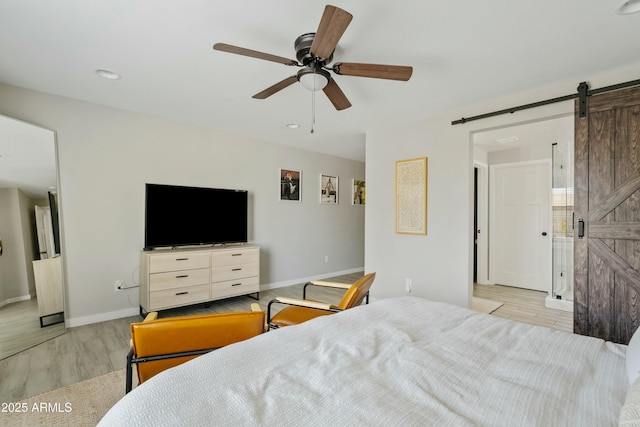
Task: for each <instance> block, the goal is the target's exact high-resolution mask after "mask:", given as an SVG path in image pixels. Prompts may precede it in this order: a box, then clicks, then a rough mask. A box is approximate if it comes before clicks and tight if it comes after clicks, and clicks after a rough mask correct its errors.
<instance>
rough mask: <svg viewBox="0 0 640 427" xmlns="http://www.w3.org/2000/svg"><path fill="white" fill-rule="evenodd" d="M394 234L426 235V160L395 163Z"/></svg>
mask: <svg viewBox="0 0 640 427" xmlns="http://www.w3.org/2000/svg"><path fill="white" fill-rule="evenodd" d="M396 233H398V234H427V158H426V157H419V158H415V159H408V160H398V161H396Z"/></svg>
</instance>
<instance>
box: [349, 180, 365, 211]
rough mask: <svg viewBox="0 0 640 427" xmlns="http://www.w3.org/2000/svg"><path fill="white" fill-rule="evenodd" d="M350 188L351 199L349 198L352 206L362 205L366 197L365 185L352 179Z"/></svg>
mask: <svg viewBox="0 0 640 427" xmlns="http://www.w3.org/2000/svg"><path fill="white" fill-rule="evenodd" d="M351 188H352V189H353V194H352V196H353V197H352V198H351V202H352V204H354V205H364V204H365V200H366V195H367V187H366V185H365V182H364V181H361V180H359V179H354V180H353V185H352V186H351Z"/></svg>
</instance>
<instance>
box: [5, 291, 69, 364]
mask: <svg viewBox="0 0 640 427" xmlns="http://www.w3.org/2000/svg"><path fill="white" fill-rule="evenodd" d="M58 318H59V319H62V315H59V316H57V318H56V319H53V320H51V319H50V318H47V319H45V325H49V326H45V327H44V328H41V327H40V315H39V314H38V300H37V299H36V298H32V299H30V300H26V301H20V302H14V303H12V304H8V305H5V306H3V307H0V360H1V359H4V358H5V357H9V356H11V355H14V354H16V353H18V352H19V351H22V350H24V349H26V348H29V347H33V346H34V345H38V344H40V343H42V342H45V341H47V340H50V339H51V338H54V337H57V336H58V335H61V334H63V333H64V323H57V324H50V323H51V322H53V321H57V320H58Z"/></svg>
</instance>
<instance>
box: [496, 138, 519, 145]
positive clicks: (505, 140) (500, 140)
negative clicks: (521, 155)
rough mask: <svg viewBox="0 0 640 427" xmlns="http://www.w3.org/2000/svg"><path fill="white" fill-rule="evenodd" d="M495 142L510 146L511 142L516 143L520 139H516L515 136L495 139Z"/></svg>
mask: <svg viewBox="0 0 640 427" xmlns="http://www.w3.org/2000/svg"><path fill="white" fill-rule="evenodd" d="M496 141H497V142H498V143H499V144H511V143H513V142H518V141H520V138H518V137H517V136H510V137H508V138H500V139H496Z"/></svg>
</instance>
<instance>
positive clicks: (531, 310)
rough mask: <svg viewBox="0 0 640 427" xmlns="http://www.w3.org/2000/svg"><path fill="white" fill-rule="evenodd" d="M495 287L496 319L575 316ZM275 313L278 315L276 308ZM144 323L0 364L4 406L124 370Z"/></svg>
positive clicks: (285, 292)
mask: <svg viewBox="0 0 640 427" xmlns="http://www.w3.org/2000/svg"><path fill="white" fill-rule="evenodd" d="M361 275H362V273H354V274H350V275H345V276H339V277H334V278H330V279H327V280H333V281H339V282H343V283H352V282H354V281H355V280H357V279H358V278H359V277H360V276H361ZM302 286H303V285H302V284H300V285H294V286H288V287H284V288H279V289H274V290H268V291H263V292H261V293H260V301H259V302H258V303H259V304H260V306H261V307H262V308H264V309H266V306H267V304H268V303H269V301H270V300H271V299H272V298H273V297H275V296H288V297H296V298H300V297H301V296H302ZM491 288H492V289H487V287H486V286H481V285H480V286H478V287H477V290H476V291H475V292H474V294H477V295H476V296H479V297H482V298H486V299H493V300H497V301H501V302H504V303H505V304H504V305H503V306H502V307H501V308H499V309H498V310H496V311H495V312H494V313H493V315H496V316H500V317H507V318H511V319H513V320H516V321H522V322H526V323H534V324H545V326H551V327H557V328H558V329H561V328H564V330H567V328H569V326H570V321H569V320H567V319H569V318H570V317H571V313H566V314H565V313H564V312H557V310H550V309H545V308H544V294H543V293H541V292H534V291H522V290H519V289H515V288H507V287H504V286H492V287H491ZM341 297H342V291H340V290H337V289H336V290H334V289H315V288H314V289H312V290H310V291H309V295H308V298H311V299H318V300H321V301H326V302H330V303H337V302H338V301H339V300H340V298H341ZM253 302H256V301H255V300H254V299H252V298H250V297H248V296H243V297H236V298H230V299H227V300H223V301H216V302H213V303H212V304H211V305H210V306H209V307H208V308H206V309H205V308H204V307H203V306H202V305H198V306H192V307H191V308H190V309H186V308H180V309H175V310H167V311H163V312H161V313H160V317H170V316H178V315H184V314H198V313H208V312H228V311H244V310H250V305H251V303H253ZM274 311H277V308H276V309H275V310H274ZM558 313H561V314H558ZM140 320H141V318H140V317H139V316H133V317H127V318H122V319H117V320H111V321H108V322H102V323H96V324H92V325H86V326H80V327H76V328H71V329H69V330H68V331H67V333H65V334H64V335H62V336H59V337H56V338H53V339H51V340H49V341H47V342H45V343H43V344H40V345H37V346H35V347H33V348H30V349H28V350H25V351H23V352H21V353H19V354H17V355H14V356H10V357H8V358H6V359H4V360H0V378H1V379H2V381H0V402H15V401H18V400H21V399H24V398H27V397H32V396H35V395H38V394H40V393H44V392H46V391H49V390H54V389H56V388H59V387H64V386H66V385H70V384H74V383H76V382H79V381H83V380H85V379H89V378H93V377H96V376H99V375H102V374H106V373H108V372H111V371H114V370H118V369H122V368H124V367H125V361H126V355H127V353H128V351H129V338H130V336H129V324H130V323H132V322H139V321H140ZM545 322H546V323H545ZM569 330H570V328H569ZM123 387H124V384H123Z"/></svg>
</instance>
